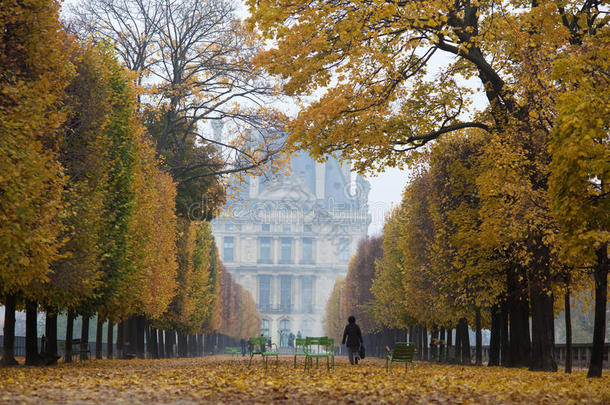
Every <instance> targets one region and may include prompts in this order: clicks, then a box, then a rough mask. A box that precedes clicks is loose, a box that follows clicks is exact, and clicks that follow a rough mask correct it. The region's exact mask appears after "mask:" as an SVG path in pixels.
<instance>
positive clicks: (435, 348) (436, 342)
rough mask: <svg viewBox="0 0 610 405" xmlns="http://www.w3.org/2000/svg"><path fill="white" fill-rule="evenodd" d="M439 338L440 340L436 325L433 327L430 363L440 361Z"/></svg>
mask: <svg viewBox="0 0 610 405" xmlns="http://www.w3.org/2000/svg"><path fill="white" fill-rule="evenodd" d="M439 340H440V339H439V338H438V328H437V326H436V325H434V326H432V331H431V332H430V342H431V344H430V361H439V357H438V347H439Z"/></svg>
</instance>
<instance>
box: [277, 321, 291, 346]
mask: <svg viewBox="0 0 610 405" xmlns="http://www.w3.org/2000/svg"><path fill="white" fill-rule="evenodd" d="M293 337H294V335H293ZM290 340H291V339H290V320H289V319H282V320H281V321H280V347H289V346H290Z"/></svg>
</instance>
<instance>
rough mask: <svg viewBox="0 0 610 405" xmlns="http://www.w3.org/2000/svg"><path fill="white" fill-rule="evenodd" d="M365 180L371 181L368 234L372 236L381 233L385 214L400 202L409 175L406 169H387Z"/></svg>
mask: <svg viewBox="0 0 610 405" xmlns="http://www.w3.org/2000/svg"><path fill="white" fill-rule="evenodd" d="M367 180H368V181H369V182H370V183H371V192H370V194H369V212H370V214H371V225H370V226H369V235H371V236H372V235H378V234H381V231H382V230H383V220H384V217H385V214H386V213H387V212H388V210H390V209H391V207H392V206H394V205H398V204H399V203H400V200H401V198H402V191H403V189H404V188H405V185H406V184H407V182H408V180H409V176H408V172H407V171H406V170H400V169H387V170H386V171H385V172H384V173H381V174H379V175H378V176H377V177H368V178H367Z"/></svg>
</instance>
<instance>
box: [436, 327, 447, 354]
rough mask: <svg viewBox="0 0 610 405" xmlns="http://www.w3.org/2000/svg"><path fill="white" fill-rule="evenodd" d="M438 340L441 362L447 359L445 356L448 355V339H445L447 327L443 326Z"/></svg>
mask: <svg viewBox="0 0 610 405" xmlns="http://www.w3.org/2000/svg"><path fill="white" fill-rule="evenodd" d="M438 340H439V343H438V353H439V354H438V362H439V363H440V362H443V361H445V358H446V357H447V339H445V328H441V333H440V335H439V338H438Z"/></svg>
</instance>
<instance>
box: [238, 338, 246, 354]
mask: <svg viewBox="0 0 610 405" xmlns="http://www.w3.org/2000/svg"><path fill="white" fill-rule="evenodd" d="M239 343H240V344H241V357H245V356H246V339H244V338H242V339H241V340H240V341H239Z"/></svg>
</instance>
